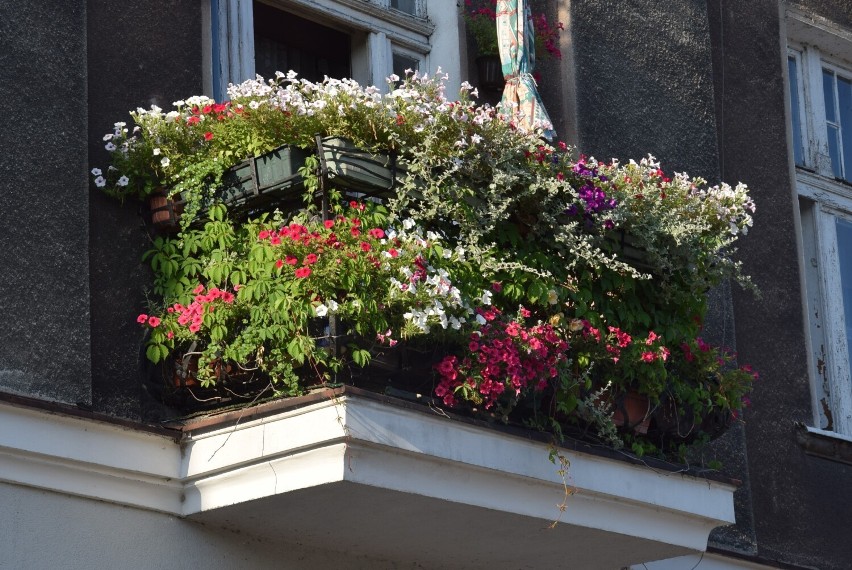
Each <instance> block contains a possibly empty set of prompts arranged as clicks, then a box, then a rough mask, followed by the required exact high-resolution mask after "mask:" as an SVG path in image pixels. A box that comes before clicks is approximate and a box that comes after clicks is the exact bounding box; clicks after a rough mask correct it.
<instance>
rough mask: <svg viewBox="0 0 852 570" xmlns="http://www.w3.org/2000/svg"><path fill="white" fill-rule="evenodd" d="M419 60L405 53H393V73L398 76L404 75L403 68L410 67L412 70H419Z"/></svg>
mask: <svg viewBox="0 0 852 570" xmlns="http://www.w3.org/2000/svg"><path fill="white" fill-rule="evenodd" d="M419 65H420V62H419V61H417V59H415V58H413V57H409V56H407V55H402V54H400V53H394V54H393V72H394V74H395V75H398V76H399V77H400V78H402V77H405V70H406V69H411V70H412V71H418V70H419Z"/></svg>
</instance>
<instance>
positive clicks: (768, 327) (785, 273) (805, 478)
mask: <svg viewBox="0 0 852 570" xmlns="http://www.w3.org/2000/svg"><path fill="white" fill-rule="evenodd" d="M802 4H809V5H811V6H815V7H822V8H825V9H826V12H825V14H826V15H828V16H830V17H832V18H835V19H836V18H837V16H838V15H839V14H845V16H844V18H845V22H846V23H847V25H848V23H849V22H850V21H852V19H850V17H849V15H850V11H852V5H849V3H848V2H840V1H835V2H802V3H800V5H802ZM707 9H708V13H709V14H710V17H711V20H712V22H713V43H714V56H715V57H714V67H715V69H716V70H717V77H718V80H717V82H716V97H717V117H718V118H717V123H718V124H719V126H720V133H719V137H720V148H721V149H722V153H721V156H720V164H721V170H722V175H723V177H724V178H725V179H727V180H732V181H736V180H742V181H744V182H746V183H748V184H749V186H750V187H751V189H752V194H753V196H754V198H755V201H756V202H757V207H758V210H757V212H756V215H755V227H754V230H753V232H751V233H750V234H749V236H748V239H746V240H743V242H742V245H741V248H740V258H741V259H742V260H743V262H744V264H745V268H746V272H747V273H749V274H751V275H753V276H754V278H755V281H756V282H757V285H758V286H759V287H760V289H761V290H762V293H763V295H762V297H761V298H760V299H755V298H754V297H753V296H752V295H750V294H748V293H744V292H742V291H738V290H736V289H735V290H734V291H733V299H734V308H735V313H736V317H737V318H736V337H737V349H738V352H739V358H740V361H741V362H749V363H751V364H753V365H754V367H755V368H756V369H757V370H759V371H760V374H761V379H760V381H759V382H758V383H757V384H756V386H755V391H754V394H753V396H752V402H753V404H754V405H753V407H752V408H751V409H750V410H748V411H747V413H746V414H745V420H746V441H747V444H748V465H749V469H750V474H751V481H752V485H751V491H752V494H753V509H754V521H755V531H756V536H757V543H758V554H759V555H760V556H762V557H765V558H767V559H770V560H779V561H782V562H787V563H791V564H799V565H803V566H807V567H818V568H821V569H824V570H831V569H840V568H848V567H849V560H852V543H850V542H849V540H848V537H847V536H846V535H847V534H848V532H847V531H848V528H849V525H850V521H852V518H850V514H849V509H848V505H850V504H852V492H850V487H849V480H850V475H852V467H850V466H846V465H842V464H838V463H832V462H829V461H826V460H824V459H819V458H814V457H809V456H806V455H805V454H804V452H803V451H802V450H801V449H800V448H799V447H798V446H797V444H796V441H795V438H794V433H793V426H792V424H793V422H796V421H801V422H804V423H808V424H810V423H811V422H812V410H811V402H810V391H809V384H808V382H809V381H808V370H807V356H806V350H807V346H806V341H805V336H804V331H805V323H804V322H803V316H802V292H801V288H800V283H799V262H798V253H797V249H796V233H795V232H796V229H795V205H794V199H793V196H794V182H793V180H791V178H790V173H789V168H788V155H787V143H786V136H787V135H786V130H787V125H786V122H785V121H786V119H785V111H784V89H785V83H784V77H783V65H784V60H785V58H784V52H783V51H782V46H783V41H782V39H781V38H780V33H781V28H780V25H779V17H778V15H779V4H778V2H776V1H774V0H760V1H754V0H749V1H747V2H746V1H737V2H733V1H726V0H712V1H710V2H708V8H707Z"/></svg>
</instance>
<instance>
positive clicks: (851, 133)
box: [837, 77, 852, 181]
mask: <svg viewBox="0 0 852 570" xmlns="http://www.w3.org/2000/svg"><path fill="white" fill-rule="evenodd" d="M837 103H838V109H839V111H840V133H841V143H842V146H843V165H844V173H843V175H844V178H846V180H849V181H852V81H849V80H848V79H845V78H843V77H838V78H837Z"/></svg>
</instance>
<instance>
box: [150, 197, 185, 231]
mask: <svg viewBox="0 0 852 570" xmlns="http://www.w3.org/2000/svg"><path fill="white" fill-rule="evenodd" d="M148 211H149V212H150V221H151V226H152V227H154V228H155V229H157V230H158V231H160V232H163V233H174V232H176V231H178V229H180V224H179V222H180V215H181V214H182V213H183V204H180V203H177V202H175V201H174V200H172V199H171V198H169V197H168V196H166V192H165V190H158V191H156V192H154V193H152V194H151V195H150V196H148Z"/></svg>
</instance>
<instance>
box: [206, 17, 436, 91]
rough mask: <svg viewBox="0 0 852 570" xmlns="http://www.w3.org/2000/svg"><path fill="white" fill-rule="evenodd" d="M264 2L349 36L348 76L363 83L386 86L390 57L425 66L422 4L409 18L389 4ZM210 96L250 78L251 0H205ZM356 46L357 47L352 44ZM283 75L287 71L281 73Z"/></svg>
mask: <svg viewBox="0 0 852 570" xmlns="http://www.w3.org/2000/svg"><path fill="white" fill-rule="evenodd" d="M262 1H263V3H264V4H268V5H270V6H272V7H275V8H279V9H281V10H283V11H286V12H290V13H293V14H295V15H298V16H300V17H303V18H308V19H311V20H315V21H317V22H318V23H321V24H324V25H329V26H330V27H336V28H341V29H344V30H347V31H348V32H350V33H351V34H352V37H353V46H352V60H353V61H352V64H351V65H352V75H353V78H354V79H355V80H356V81H358V82H360V83H364V84H372V85H376V86H378V87H380V88H384V87H386V86H385V84H384V80H385V78H386V77H388V76H389V75H390V74H391V73H392V69H393V68H392V59H393V58H392V53H393V52H398V53H404V54H405V55H407V56H410V55H411V54H415V55H416V57H417V58H418V60H419V61H420V62H421V64H422V65H424V67H427V68H428V57H429V54H430V52H431V50H432V45H431V43H430V38H431V37H432V35H433V32H434V31H435V25H434V24H433V23H432V22H431V21H430V20H429V19H428V18H427V17H426V10H425V0H417V1H416V3H415V6H416V9H417V14H415V15H412V14H408V13H406V12H403V11H400V10H397V9H394V8H391V7H390V2H389V0H371V1H364V0H287V2H286V3H285V2H284V1H283V0H262ZM209 14H210V16H209V19H210V30H211V42H210V54H211V57H210V59H211V60H212V69H211V73H210V81H211V85H210V92H211V93H212V96H213V98H214V99H216V100H222V99H224V97H225V94H226V92H227V86H228V83H239V82H241V81H245V80H246V79H250V78H254V77H255V66H254V57H255V55H254V18H253V0H210V3H209ZM356 44H357V45H356ZM281 71H287V70H281Z"/></svg>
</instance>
